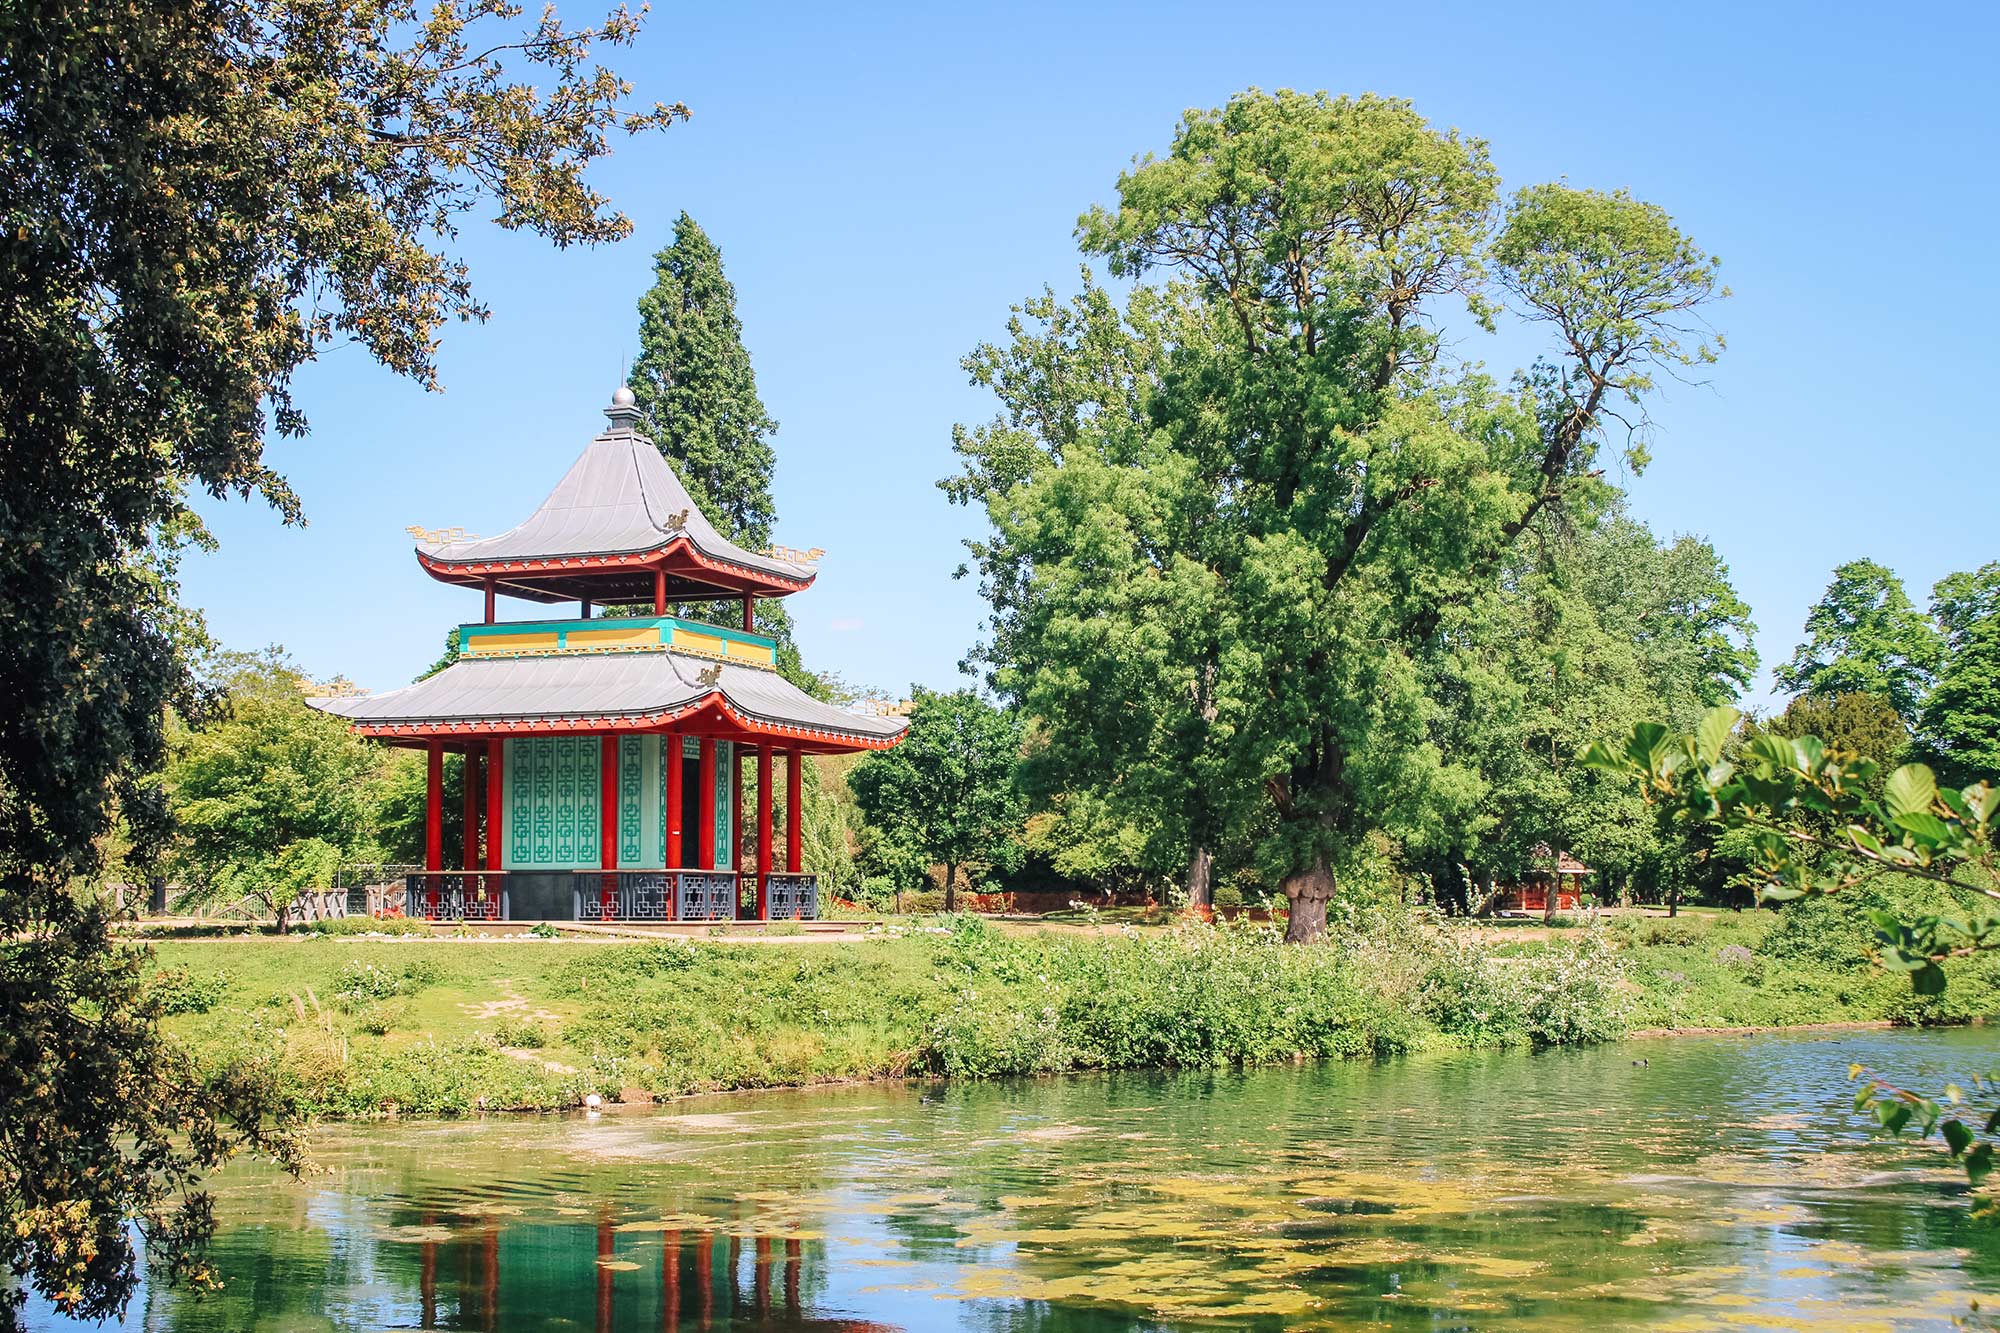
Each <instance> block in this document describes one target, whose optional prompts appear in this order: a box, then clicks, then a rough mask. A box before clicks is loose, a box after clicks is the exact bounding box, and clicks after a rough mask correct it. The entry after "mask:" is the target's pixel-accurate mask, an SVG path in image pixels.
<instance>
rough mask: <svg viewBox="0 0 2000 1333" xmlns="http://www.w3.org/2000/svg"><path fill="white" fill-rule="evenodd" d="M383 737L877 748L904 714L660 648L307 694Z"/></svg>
mask: <svg viewBox="0 0 2000 1333" xmlns="http://www.w3.org/2000/svg"><path fill="white" fill-rule="evenodd" d="M313 703H314V704H315V705H316V706H318V707H321V708H324V709H326V710H327V711H329V712H334V713H338V714H340V715H341V716H342V717H345V718H347V719H348V720H349V721H351V722H352V723H353V724H354V728H355V730H357V731H359V732H361V733H362V734H363V735H366V736H379V737H382V738H383V739H396V738H403V737H432V736H458V735H473V734H477V735H481V736H493V735H515V734H529V733H535V732H619V731H658V730H661V729H663V728H666V727H676V728H678V727H683V726H686V725H688V724H690V723H697V722H698V723H700V724H701V725H700V726H699V728H698V729H699V730H700V731H702V732H703V733H704V734H706V735H714V736H720V737H723V738H725V739H728V738H730V737H732V736H735V737H737V738H740V739H747V740H754V739H755V738H757V737H759V736H769V737H773V738H777V739H781V740H795V741H798V742H799V743H800V745H801V748H804V749H809V750H810V749H815V748H819V747H822V746H825V747H828V748H833V749H842V750H849V749H879V748H881V747H884V746H887V745H890V744H893V743H894V742H895V741H896V739H897V738H898V737H900V736H901V735H902V734H903V729H904V727H905V726H907V725H908V719H906V718H901V717H870V716H865V715H863V714H859V713H850V712H848V711H847V710H846V709H844V708H836V707H834V706H833V705H832V704H827V703H821V702H820V701H819V700H818V699H815V698H813V697H812V696H811V695H809V694H807V693H806V692H805V691H803V690H801V689H799V687H798V686H796V685H794V684H792V683H791V682H790V681H788V680H786V679H785V678H784V677H783V676H781V675H779V674H778V673H777V672H776V671H774V670H772V669H771V668H769V667H763V666H756V665H751V664H747V663H738V662H731V661H720V660H709V659H707V658H705V657H702V656H696V655H694V654H690V653H682V652H675V651H673V650H671V649H667V650H653V651H644V650H631V651H610V652H595V651H593V652H590V653H557V654H553V655H549V656H535V657H491V658H488V657H475V658H462V659H460V660H459V661H457V662H454V663H453V664H452V665H450V666H449V667H446V668H445V669H444V670H443V671H440V672H438V673H437V674H436V675H435V676H431V677H429V678H427V679H425V680H420V681H418V682H417V683H416V684H414V685H406V686H404V687H403V688H402V689H400V690H390V691H388V692H387V693H385V694H375V695H350V696H347V697H345V698H333V699H315V700H313Z"/></svg>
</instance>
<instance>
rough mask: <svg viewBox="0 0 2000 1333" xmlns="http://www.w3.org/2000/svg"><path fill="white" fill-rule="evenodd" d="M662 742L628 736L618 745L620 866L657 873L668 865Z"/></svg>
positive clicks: (658, 739) (651, 738)
mask: <svg viewBox="0 0 2000 1333" xmlns="http://www.w3.org/2000/svg"><path fill="white" fill-rule="evenodd" d="M661 774H662V768H661V763H660V738H659V737H658V736H626V737H624V738H623V739H621V740H620V741H619V742H618V865H619V867H620V868H621V869H636V870H657V869H659V868H660V867H662V866H664V865H665V864H666V861H665V859H664V858H665V856H666V833H665V819H666V808H667V807H666V796H665V792H666V784H665V782H664V780H663V779H662V776H661Z"/></svg>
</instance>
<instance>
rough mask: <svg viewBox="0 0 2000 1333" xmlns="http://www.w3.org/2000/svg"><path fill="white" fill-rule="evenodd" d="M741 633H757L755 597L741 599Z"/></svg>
mask: <svg viewBox="0 0 2000 1333" xmlns="http://www.w3.org/2000/svg"><path fill="white" fill-rule="evenodd" d="M743 632H744V633H745V634H754V633H756V632H757V599H756V598H755V597H745V598H744V599H743Z"/></svg>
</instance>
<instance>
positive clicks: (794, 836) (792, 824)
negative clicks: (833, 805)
mask: <svg viewBox="0 0 2000 1333" xmlns="http://www.w3.org/2000/svg"><path fill="white" fill-rule="evenodd" d="M805 758H806V757H805V753H804V752H803V751H801V750H800V749H798V748H797V747H796V746H794V747H793V748H792V749H791V751H790V752H788V753H787V754H786V755H785V869H787V870H789V871H791V872H792V873H793V874H794V875H796V874H798V873H799V872H801V871H802V870H804V869H805V846H806V833H805V824H804V821H803V818H802V816H804V814H805V810H806V802H805Z"/></svg>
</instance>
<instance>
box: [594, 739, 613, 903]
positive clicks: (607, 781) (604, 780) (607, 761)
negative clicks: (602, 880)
mask: <svg viewBox="0 0 2000 1333" xmlns="http://www.w3.org/2000/svg"><path fill="white" fill-rule="evenodd" d="M598 755H599V757H600V759H601V761H602V776H601V777H600V778H599V779H598V783H597V827H598V839H597V841H598V848H597V850H598V861H599V864H601V865H602V866H603V867H604V869H606V870H616V869H617V868H618V738H617V737H616V736H606V737H604V738H603V740H602V741H601V742H600V743H599V745H598Z"/></svg>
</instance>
